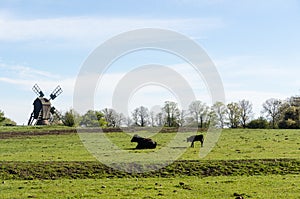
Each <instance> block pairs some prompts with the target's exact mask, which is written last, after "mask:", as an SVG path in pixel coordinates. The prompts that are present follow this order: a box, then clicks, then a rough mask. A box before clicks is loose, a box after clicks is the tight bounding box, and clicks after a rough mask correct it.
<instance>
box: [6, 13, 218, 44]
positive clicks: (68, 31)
mask: <svg viewBox="0 0 300 199" xmlns="http://www.w3.org/2000/svg"><path fill="white" fill-rule="evenodd" d="M223 26H224V24H223V22H222V21H221V20H220V19H217V18H187V19H149V18H137V17H136V18H117V17H111V18H109V17H62V18H46V19H16V18H12V17H7V16H0V27H1V29H0V41H8V42H20V41H31V42H34V41H36V42H37V41H44V42H46V43H49V45H51V44H53V42H55V41H56V42H57V43H64V42H70V43H72V42H80V43H83V42H84V43H86V44H88V43H93V44H94V42H102V41H103V39H107V38H109V37H111V36H112V35H116V34H119V33H120V32H124V31H128V30H132V29H137V28H146V27H152V28H153V27H154V28H168V29H173V30H176V31H180V32H183V33H186V34H190V35H191V36H197V37H199V35H200V36H201V35H203V33H204V32H205V31H207V30H211V29H216V28H220V27H223ZM196 33H197V34H196Z"/></svg>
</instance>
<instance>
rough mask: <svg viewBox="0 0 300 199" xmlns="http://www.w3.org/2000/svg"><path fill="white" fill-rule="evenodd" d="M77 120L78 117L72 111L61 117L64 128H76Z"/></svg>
mask: <svg viewBox="0 0 300 199" xmlns="http://www.w3.org/2000/svg"><path fill="white" fill-rule="evenodd" d="M79 120H80V116H79V114H78V113H77V112H76V111H75V110H74V109H70V110H69V111H67V112H65V114H64V115H63V117H62V121H63V123H64V125H65V126H77V125H78V124H79Z"/></svg>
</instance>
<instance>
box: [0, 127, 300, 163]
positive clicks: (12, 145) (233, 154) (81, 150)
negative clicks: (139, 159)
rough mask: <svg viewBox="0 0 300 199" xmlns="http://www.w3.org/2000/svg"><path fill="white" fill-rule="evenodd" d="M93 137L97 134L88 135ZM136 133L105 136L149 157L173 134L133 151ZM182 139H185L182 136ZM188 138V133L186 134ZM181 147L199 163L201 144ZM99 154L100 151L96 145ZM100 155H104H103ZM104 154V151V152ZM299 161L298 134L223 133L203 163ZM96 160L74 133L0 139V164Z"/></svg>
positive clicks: (185, 157)
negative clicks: (246, 160) (208, 161)
mask: <svg viewBox="0 0 300 199" xmlns="http://www.w3.org/2000/svg"><path fill="white" fill-rule="evenodd" d="M90 134H94V135H95V139H96V138H97V133H90ZM133 134H135V133H106V134H105V136H106V138H107V139H108V140H109V141H110V142H112V143H113V144H116V145H117V146H119V147H120V148H122V149H124V150H126V151H128V152H130V153H145V152H147V153H149V152H153V151H155V150H159V149H161V148H163V147H165V146H166V144H167V143H168V142H170V141H171V140H172V139H174V137H175V135H176V133H156V134H155V133H145V132H142V133H141V135H143V136H146V137H151V138H152V139H154V140H155V141H157V142H158V146H157V149H153V150H134V147H135V146H136V143H131V142H130V139H131V136H132V135H133ZM181 134H183V135H182V137H184V138H185V137H188V134H187V135H186V136H185V134H184V133H181ZM189 134H190V133H189ZM183 143H184V144H185V146H186V147H187V150H186V152H185V153H184V154H183V155H182V156H181V157H180V158H179V159H181V160H199V159H200V158H199V153H201V147H200V143H199V142H196V143H195V147H194V148H190V147H189V145H190V143H185V141H184V140H183ZM99 150H101V147H100V145H99ZM102 152H103V151H102ZM103 153H105V151H104V152H103ZM299 157H300V131H299V130H249V129H245V130H244V129H225V130H223V132H222V134H221V136H220V138H219V141H218V143H217V144H216V146H215V147H214V148H213V150H212V152H211V153H209V154H208V155H207V156H206V157H205V158H204V160H235V159H268V158H270V159H276V158H299ZM93 160H95V158H94V157H93V156H92V155H91V154H90V153H89V152H88V150H87V149H86V148H85V147H84V145H83V143H82V140H81V139H80V137H79V135H78V134H76V133H70V134H63V135H43V136H24V137H22V136H19V137H14V138H8V139H0V161H93Z"/></svg>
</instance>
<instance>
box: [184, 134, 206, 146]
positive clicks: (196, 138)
mask: <svg viewBox="0 0 300 199" xmlns="http://www.w3.org/2000/svg"><path fill="white" fill-rule="evenodd" d="M186 141H187V142H192V144H191V147H194V142H195V141H200V142H201V147H203V142H204V137H203V135H192V136H191V137H188V138H187V139H186Z"/></svg>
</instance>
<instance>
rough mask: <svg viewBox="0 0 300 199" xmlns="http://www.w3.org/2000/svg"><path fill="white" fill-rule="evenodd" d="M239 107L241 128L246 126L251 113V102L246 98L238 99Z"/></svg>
mask: <svg viewBox="0 0 300 199" xmlns="http://www.w3.org/2000/svg"><path fill="white" fill-rule="evenodd" d="M239 107H240V119H241V124H242V126H243V128H246V126H247V122H249V120H250V119H251V117H252V115H253V111H252V104H251V103H250V102H249V101H248V100H244V99H243V100H241V101H239Z"/></svg>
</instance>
